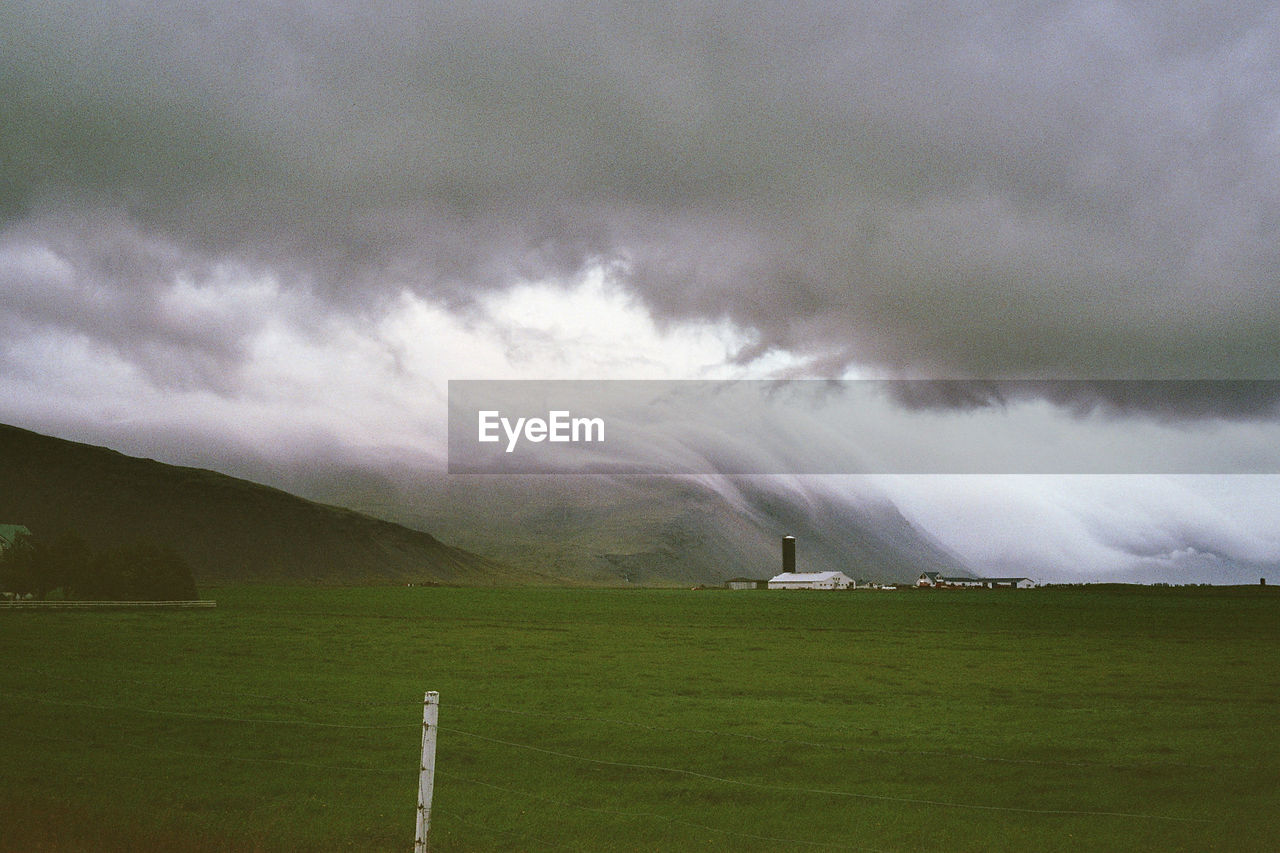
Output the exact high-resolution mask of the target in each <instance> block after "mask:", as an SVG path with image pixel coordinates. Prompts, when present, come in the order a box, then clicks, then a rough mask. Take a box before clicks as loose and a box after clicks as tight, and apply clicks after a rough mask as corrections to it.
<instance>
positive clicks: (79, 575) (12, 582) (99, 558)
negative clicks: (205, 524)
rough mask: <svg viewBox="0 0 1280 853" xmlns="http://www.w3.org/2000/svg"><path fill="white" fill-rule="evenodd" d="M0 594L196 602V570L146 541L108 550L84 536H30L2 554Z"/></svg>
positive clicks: (21, 535)
mask: <svg viewBox="0 0 1280 853" xmlns="http://www.w3.org/2000/svg"><path fill="white" fill-rule="evenodd" d="M0 591H3V592H7V593H14V594H16V595H20V596H27V595H30V596H32V597H34V598H48V597H50V596H53V597H59V595H60V596H61V597H63V598H74V599H85V600H106V601H192V600H194V599H195V598H196V582H195V578H194V577H193V576H192V574H191V567H190V566H189V565H188V564H187V561H186V560H184V559H183V558H182V557H181V556H180V555H179V554H178V553H177V552H175V551H174V550H173V549H172V548H166V547H164V546H163V545H159V544H157V543H155V542H152V541H150V540H140V541H137V542H134V543H132V544H128V545H119V546H116V547H113V548H108V549H106V550H98V549H94V548H92V547H90V546H89V544H88V543H87V542H85V541H84V540H83V539H81V538H80V537H78V536H73V535H68V536H61V537H56V538H53V539H47V540H46V539H44V538H41V537H37V536H32V535H28V534H25V533H22V534H19V535H18V536H17V537H16V540H15V541H14V543H13V544H12V545H11V546H9V547H8V548H5V549H3V550H2V551H0Z"/></svg>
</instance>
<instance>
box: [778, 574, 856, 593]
mask: <svg viewBox="0 0 1280 853" xmlns="http://www.w3.org/2000/svg"><path fill="white" fill-rule="evenodd" d="M851 586H853V578H851V577H849V576H848V575H846V574H845V573H844V572H783V573H782V574H780V575H774V576H773V577H771V578H769V589H849V588H850V587H851Z"/></svg>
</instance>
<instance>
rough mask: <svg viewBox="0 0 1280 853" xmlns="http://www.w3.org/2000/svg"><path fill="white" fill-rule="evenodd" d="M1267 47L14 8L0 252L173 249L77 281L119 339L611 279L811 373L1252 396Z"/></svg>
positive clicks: (888, 16)
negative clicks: (168, 318) (190, 323)
mask: <svg viewBox="0 0 1280 853" xmlns="http://www.w3.org/2000/svg"><path fill="white" fill-rule="evenodd" d="M1277 45H1280V21H1278V13H1277V10H1276V8H1275V6H1274V5H1273V4H1248V3H1243V4H1233V5H1232V6H1231V7H1230V8H1229V9H1226V10H1224V9H1223V8H1222V7H1221V6H1219V5H1216V4H1190V3H1188V4H1174V5H1170V4H1157V3H1151V4H1135V3H1131V4H1118V3H1048V4H990V3H989V4H977V3H970V4H941V5H939V4H935V3H916V4H912V3H906V4H843V3H795V2H789V3H741V2H739V3H712V2H703V3H678V4H669V5H667V4H654V3H625V4H613V3H608V4H601V3H594V2H593V3H569V2H566V3H548V4H523V3H510V2H508V3H466V4H444V3H416V4H406V3H360V4H354V3H338V2H335V3H326V4H299V3H276V4H261V3H252V4H249V3H171V4H156V5H154V6H153V7H149V8H148V7H145V6H143V5H140V4H135V3H128V4H124V3H121V4H113V3H109V2H101V3H93V4H84V3H59V2H41V3H22V2H13V3H7V4H5V5H4V7H3V8H2V9H0V111H2V116H0V118H2V121H0V124H2V125H3V128H4V132H3V134H0V164H2V165H0V186H2V187H3V193H2V194H0V216H2V217H3V222H4V223H5V224H6V229H5V231H4V232H3V234H2V235H0V236H3V237H5V238H6V239H8V240H12V239H14V238H13V235H14V234H15V233H18V232H17V231H15V229H18V230H20V229H24V228H27V229H30V228H39V229H46V230H49V231H50V232H51V233H52V232H55V231H56V232H58V233H59V234H61V235H62V236H63V237H64V238H65V237H66V236H67V235H69V234H72V233H73V232H72V231H69V230H68V227H67V226H66V224H65V223H66V222H67V221H68V217H70V218H71V219H72V220H74V221H85V220H83V219H80V220H77V219H75V218H76V217H77V216H79V217H87V221H112V216H111V215H107V216H105V217H104V216H103V214H102V213H101V212H102V211H112V212H116V213H118V214H119V215H120V216H122V217H124V218H125V219H126V220H127V221H128V222H130V223H131V227H133V228H134V229H135V230H136V232H137V233H138V234H139V235H148V236H149V237H150V238H153V239H154V240H156V241H158V242H160V243H163V244H164V245H166V246H169V247H171V248H172V254H171V255H169V256H166V257H163V258H159V259H157V258H156V256H155V253H154V252H153V251H152V250H151V249H149V248H148V247H147V245H144V244H143V243H141V242H140V243H138V244H137V245H135V246H133V247H132V248H129V247H127V246H121V247H116V249H113V251H117V252H119V253H120V254H119V261H118V262H119V265H120V268H121V269H122V270H124V272H120V273H119V274H116V273H104V271H103V270H102V263H101V258H100V257H94V258H85V259H83V260H82V261H76V262H75V263H77V264H78V266H77V269H76V274H77V276H78V277H79V278H81V279H83V280H88V279H92V280H93V281H95V282H96V283H97V286H99V287H101V288H103V289H104V290H106V291H113V292H115V293H116V294H120V295H117V296H114V297H111V298H112V299H115V300H117V301H119V302H120V303H121V304H130V305H131V304H134V303H135V302H136V300H138V299H139V297H138V296H137V295H136V293H135V291H138V290H140V291H142V292H144V293H145V292H147V290H148V288H151V287H153V283H154V282H156V281H159V282H163V283H171V282H172V281H173V280H174V279H175V278H176V277H177V276H179V275H180V274H184V273H190V272H191V271H192V269H193V268H195V269H199V268H203V267H207V266H208V265H209V264H217V263H222V264H235V265H239V266H240V267H242V268H244V269H246V270H249V271H253V272H257V273H266V272H269V273H270V274H271V275H273V276H275V277H276V278H277V279H278V280H279V281H281V282H282V283H283V284H284V285H285V286H293V287H300V288H309V289H314V291H315V292H316V293H317V294H319V295H321V296H322V298H323V299H324V300H327V301H328V302H329V304H330V305H331V306H334V307H336V308H337V309H338V310H352V309H353V308H354V307H356V306H360V307H361V308H364V307H367V306H369V305H375V306H376V305H380V304H384V303H383V300H384V299H386V298H388V297H390V296H392V295H394V294H396V293H398V292H399V291H400V290H402V289H403V288H406V287H407V288H411V289H414V290H417V291H418V292H420V293H423V294H426V295H429V296H431V297H433V298H435V299H439V300H441V301H443V302H444V303H445V304H447V305H450V306H453V307H455V308H457V309H459V310H465V309H466V308H467V307H468V306H469V305H470V304H471V301H472V300H473V299H474V298H475V296H476V295H477V294H479V293H482V292H487V291H491V290H493V289H497V288H502V287H505V286H507V285H509V284H511V283H512V282H515V281H518V280H520V279H536V278H540V277H548V276H568V275H572V274H574V273H576V272H579V271H581V270H582V269H584V268H586V267H589V266H592V265H597V264H608V265H610V266H611V268H612V269H613V270H614V271H615V274H616V276H617V278H618V280H619V281H620V282H621V283H622V284H623V285H624V286H626V287H627V288H629V289H630V290H632V291H633V292H634V293H636V294H637V295H638V296H639V297H640V298H641V299H642V300H643V301H644V303H645V304H646V305H647V306H648V307H649V308H650V309H651V310H652V311H653V312H655V314H656V315H657V316H659V317H660V318H666V319H675V320H680V319H702V318H710V319H729V320H732V321H734V322H736V323H738V324H741V325H742V326H744V327H748V328H750V329H753V330H755V332H756V333H757V335H756V340H755V343H754V344H753V345H752V346H751V347H750V348H749V349H748V350H746V351H744V353H742V357H743V358H749V357H750V356H752V355H756V354H760V353H764V352H768V351H769V350H770V349H786V350H791V351H793V352H796V353H798V354H801V355H803V356H806V357H809V358H811V359H812V368H811V369H812V370H814V371H817V372H829V371H836V370H839V369H842V368H843V367H844V366H846V365H850V364H861V365H868V366H871V367H872V368H874V369H876V370H878V371H881V372H886V373H888V374H890V375H899V374H900V375H907V376H947V377H968V376H978V377H991V376H1012V377H1022V378H1027V377H1032V378H1043V377H1082V378H1105V377H1123V378H1155V377H1159V378H1179V379H1185V378H1204V377H1210V378H1274V377H1276V376H1277V375H1280V363H1278V361H1280V350H1278V349H1277V348H1276V347H1275V341H1274V332H1275V329H1276V328H1280V298H1277V297H1280V240H1276V239H1275V237H1276V234H1277V232H1278V231H1280V227H1278V226H1280V203H1278V202H1280V171H1278V170H1280V157H1278V156H1277V155H1280V134H1278V133H1277V131H1278V130H1280V68H1278V67H1277V65H1278V63H1277V55H1276V51H1277ZM57 236H58V235H57V234H54V235H53V237H51V239H56V238H57ZM90 242H92V240H90ZM131 254H132V257H129V256H130V255H131ZM139 264H140V265H142V266H144V267H146V269H144V270H142V271H141V272H139V273H137V274H136V275H135V274H134V273H132V272H128V268H129V267H130V266H131V265H139ZM157 265H158V266H157ZM51 298H52V297H51ZM5 299H6V300H9V299H12V297H11V296H5ZM143 301H144V302H145V299H144V300H143ZM24 310H26V311H28V312H36V311H38V309H37V308H35V307H33V306H27V307H26V308H24ZM48 310H49V311H52V312H55V313H59V314H61V313H63V311H64V308H63V307H61V306H59V305H57V304H56V303H50V304H49V306H48ZM128 313H129V312H117V313H113V312H111V311H108V312H106V314H105V316H104V317H102V318H99V321H98V325H99V326H100V327H101V328H102V334H104V335H108V336H111V335H115V336H117V337H120V336H123V335H125V334H126V332H128V323H129V322H136V323H140V324H148V323H154V322H156V321H155V319H154V318H155V315H154V314H153V313H148V312H147V311H145V310H143V311H141V312H138V313H135V314H132V315H131V316H133V317H134V318H135V319H134V320H132V321H129V320H126V319H124V314H128ZM85 326H86V328H91V327H92V326H93V324H91V323H88V322H86V324H85ZM187 334H188V332H187V331H184V330H175V329H172V328H168V327H164V326H163V324H161V328H160V329H159V331H157V332H156V333H155V337H157V338H159V339H163V340H165V341H170V342H172V343H173V345H174V346H175V347H183V346H186V345H188V344H190V345H191V346H193V347H195V348H197V349H200V348H202V347H203V348H206V349H208V348H210V347H211V348H212V349H214V350H216V349H217V348H218V344H217V343H216V342H210V341H209V340H207V339H204V338H202V337H201V335H200V334H199V333H192V334H194V336H195V337H194V339H192V340H190V341H188V340H187V337H185V336H186V335H187ZM214 337H217V335H216V334H215V335H214ZM235 339H236V336H235V334H234V333H232V334H231V335H230V338H229V340H230V341H231V343H229V344H227V346H229V347H230V348H231V351H230V356H229V357H230V358H232V359H234V357H235V352H234V348H235V344H234V341H235ZM1134 404H1135V405H1140V404H1141V401H1136V402H1135V403H1134ZM1200 405H1201V404H1200V403H1197V402H1194V401H1191V402H1189V403H1188V406H1189V407H1190V408H1191V409H1192V410H1194V409H1195V407H1197V406H1200ZM1210 408H1212V405H1211V406H1210Z"/></svg>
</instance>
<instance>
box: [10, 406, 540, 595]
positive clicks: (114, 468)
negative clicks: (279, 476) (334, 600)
mask: <svg viewBox="0 0 1280 853" xmlns="http://www.w3.org/2000/svg"><path fill="white" fill-rule="evenodd" d="M0 459H3V460H4V463H3V464H2V465H0V519H4V520H13V521H15V522H16V523H21V524H24V525H26V526H27V527H28V528H30V529H31V531H32V532H33V533H34V534H35V535H37V536H50V537H53V536H60V535H77V536H80V537H81V538H83V539H85V540H86V541H87V542H88V543H89V544H90V545H95V546H111V545H119V544H125V543H127V542H132V541H137V540H139V539H149V540H152V541H155V542H157V543H158V544H161V545H165V546H168V547H170V548H173V549H174V550H175V551H177V552H178V553H179V554H180V555H181V556H182V557H183V558H184V559H186V560H187V562H188V563H190V565H191V567H192V571H193V573H194V574H195V577H196V580H197V582H198V583H199V584H201V585H202V586H203V585H209V584H214V585H216V584H220V583H241V582H252V583H273V582H275V583H317V584H351V583H441V584H466V585H494V584H512V583H539V582H546V581H547V578H545V577H543V576H540V575H538V574H537V573H533V572H526V571H521V570H518V569H515V568H513V567H511V566H509V565H506V564H503V563H501V562H498V561H496V560H493V559H490V558H487V557H482V556H480V555H478V554H473V553H471V552H469V551H466V550H464V549H462V548H457V547H454V546H452V545H448V544H445V543H444V542H442V541H440V540H439V539H437V538H436V537H435V536H433V535H431V534H429V533H426V532H423V531H420V530H414V529H411V528H409V527H406V526H404V525H400V524H396V523H394V522H391V521H386V520H384V519H380V518H376V517H373V516H370V515H367V514H364V513H361V512H358V511H356V510H353V509H348V508H345V507H341V506H334V505H330V504H324V503H319V502H317V501H312V500H308V499H306V498H303V497H300V496H298V495H295V494H292V493H290V492H287V491H284V490H282V489H278V488H275V487H273V486H267V485H262V484H259V483H255V482H252V481H249V480H244V479H241V478H237V477H231V476H228V475H225V474H220V473H218V472H216V471H211V470H208V469H204V468H190V467H184V466H179V465H169V464H166V463H163V462H158V461H156V460H154V459H147V458H142V457H135V456H128V455H126V454H124V453H120V452H119V451H116V450H112V449H110V448H105V447H99V446H96V445H91V444H83V443H80V442H74V441H68V440H66V439H61V438H55V437H53V436H47V435H42V434H40V433H36V432H32V431H30V430H25V429H22V428H19V427H15V426H9V425H0Z"/></svg>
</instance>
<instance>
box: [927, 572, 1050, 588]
mask: <svg viewBox="0 0 1280 853" xmlns="http://www.w3.org/2000/svg"><path fill="white" fill-rule="evenodd" d="M1035 585H1036V582H1035V581H1033V580H1031V578H962V577H955V576H951V575H944V574H942V573H941V572H921V573H920V577H918V578H916V586H917V587H918V588H921V589H1031V588H1033V587H1034V586H1035Z"/></svg>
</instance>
